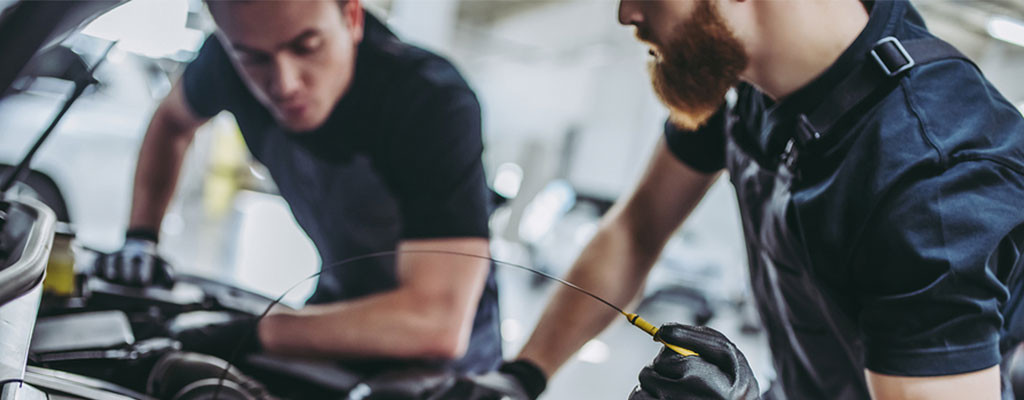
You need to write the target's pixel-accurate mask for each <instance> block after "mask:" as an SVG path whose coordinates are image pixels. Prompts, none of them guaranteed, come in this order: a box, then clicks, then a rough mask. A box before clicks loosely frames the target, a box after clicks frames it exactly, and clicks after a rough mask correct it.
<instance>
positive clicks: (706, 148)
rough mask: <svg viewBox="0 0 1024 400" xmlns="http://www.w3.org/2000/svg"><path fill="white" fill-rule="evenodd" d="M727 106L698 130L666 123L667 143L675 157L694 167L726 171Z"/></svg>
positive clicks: (720, 109)
mask: <svg viewBox="0 0 1024 400" xmlns="http://www.w3.org/2000/svg"><path fill="white" fill-rule="evenodd" d="M728 112H729V111H728V107H727V106H726V105H722V107H721V108H719V109H718V111H717V112H715V114H714V115H712V116H711V118H710V119H708V122H707V123H706V124H704V126H701V127H700V128H699V129H697V130H696V131H687V130H683V129H680V128H677V127H676V126H675V125H674V124H673V123H672V122H671V121H665V143H666V144H667V145H668V149H669V151H670V152H672V154H674V155H675V156H676V158H678V159H679V161H682V162H683V163H684V164H686V165H688V166H690V167H691V168H693V169H695V170H697V171H700V172H703V173H712V172H716V171H718V170H721V169H722V168H725V129H726V123H725V121H726V118H725V116H726V113H728Z"/></svg>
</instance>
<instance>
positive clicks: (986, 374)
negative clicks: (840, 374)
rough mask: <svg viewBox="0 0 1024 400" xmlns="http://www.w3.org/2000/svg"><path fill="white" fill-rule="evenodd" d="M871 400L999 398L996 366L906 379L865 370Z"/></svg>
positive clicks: (998, 380) (993, 399)
mask: <svg viewBox="0 0 1024 400" xmlns="http://www.w3.org/2000/svg"><path fill="white" fill-rule="evenodd" d="M864 373H865V374H867V377H868V389H869V390H870V391H871V398H873V399H875V400H917V399H921V400H925V399H928V400H943V399H950V400H953V399H979V400H982V399H990V400H998V399H1000V398H1002V395H1001V393H1000V375H999V366H998V365H996V366H994V367H991V368H987V369H983V370H981V371H975V372H969V373H966V374H957V375H946V376H927V377H909V376H892V375H883V374H879V373H876V372H871V371H867V370H865V372H864Z"/></svg>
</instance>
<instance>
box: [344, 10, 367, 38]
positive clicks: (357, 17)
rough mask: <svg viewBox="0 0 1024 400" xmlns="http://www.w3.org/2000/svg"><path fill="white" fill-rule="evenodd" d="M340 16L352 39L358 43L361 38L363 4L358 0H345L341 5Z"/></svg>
mask: <svg viewBox="0 0 1024 400" xmlns="http://www.w3.org/2000/svg"><path fill="white" fill-rule="evenodd" d="M341 16H342V18H344V19H345V25H346V26H347V27H348V29H349V33H351V34H352V39H353V40H354V41H355V42H356V43H359V42H361V41H362V40H363V26H364V23H363V22H364V20H363V18H364V15H363V5H362V3H361V2H360V0H346V1H345V3H344V5H342V7H341Z"/></svg>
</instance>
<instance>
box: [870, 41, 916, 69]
mask: <svg viewBox="0 0 1024 400" xmlns="http://www.w3.org/2000/svg"><path fill="white" fill-rule="evenodd" d="M890 47H891V48H890ZM880 50H881V51H882V52H881V53H880V52H879V51H880ZM893 50H895V51H896V52H895V53H894V52H893ZM896 55H899V56H900V57H903V60H894V59H893V58H894V56H896ZM883 56H886V57H885V58H883ZM871 57H873V58H874V59H875V62H876V63H878V66H879V67H881V68H882V71H883V72H885V74H886V75H888V76H889V77H893V76H896V75H899V74H900V73H902V72H903V71H906V70H908V69H911V68H913V67H914V66H915V65H917V63H916V62H915V61H914V58H913V57H911V56H910V53H908V52H907V48H906V47H903V43H900V40H899V39H896V38H895V37H893V36H886V37H884V38H882V40H879V41H878V43H875V47H873V48H871ZM887 61H888V62H887ZM901 61H902V62H904V63H903V64H898V63H899V62H901Z"/></svg>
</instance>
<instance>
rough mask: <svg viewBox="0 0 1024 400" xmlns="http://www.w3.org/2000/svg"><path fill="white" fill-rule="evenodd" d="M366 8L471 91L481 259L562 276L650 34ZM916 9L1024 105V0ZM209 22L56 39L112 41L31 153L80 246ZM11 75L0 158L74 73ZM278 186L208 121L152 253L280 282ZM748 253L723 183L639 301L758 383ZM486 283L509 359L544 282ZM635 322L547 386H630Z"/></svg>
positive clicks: (622, 134)
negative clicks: (480, 181)
mask: <svg viewBox="0 0 1024 400" xmlns="http://www.w3.org/2000/svg"><path fill="white" fill-rule="evenodd" d="M366 3H367V4H366V7H367V8H368V9H369V10H370V11H371V12H373V13H375V14H377V15H378V16H381V17H382V18H384V19H386V20H387V21H388V23H389V24H390V25H391V27H392V28H393V29H394V30H395V31H396V32H397V33H398V34H399V35H400V36H401V37H403V38H404V39H406V40H408V41H410V42H413V43H416V44H418V45H421V46H423V47H426V48H428V49H431V50H433V51H435V52H438V53H440V54H442V55H445V56H448V57H449V58H450V59H451V60H452V61H453V62H454V63H455V64H456V65H457V66H458V67H459V69H460V70H461V71H462V72H463V73H464V75H465V76H466V78H467V79H468V80H469V81H470V83H471V85H472V86H473V87H474V88H475V89H476V91H477V95H478V96H479V98H480V101H481V103H482V106H483V110H484V128H485V129H484V135H485V137H484V140H485V144H486V146H487V150H486V152H485V155H484V156H485V159H484V161H485V167H486V169H487V172H488V176H489V177H488V179H489V180H490V182H491V184H492V187H493V188H494V189H495V191H496V192H498V193H499V194H501V195H502V196H503V197H506V198H508V199H509V201H508V202H507V203H505V205H503V206H502V207H501V208H500V209H499V210H498V211H497V212H496V213H495V214H494V216H493V217H492V221H491V224H492V232H493V237H494V241H493V246H492V249H493V254H494V256H495V257H497V258H499V259H502V260H507V261H513V262H519V263H523V264H527V265H531V266H535V267H538V268H541V269H543V270H546V271H548V272H551V273H554V274H557V275H561V274H563V273H564V272H565V271H566V269H567V268H568V266H569V264H570V263H571V262H572V260H573V259H574V258H575V256H576V254H577V253H578V252H579V250H580V249H581V247H582V246H583V244H585V243H586V241H587V240H588V239H589V237H590V235H592V234H593V232H594V230H595V229H596V223H597V221H598V219H599V218H600V216H601V214H602V213H603V212H605V211H606V210H607V209H608V207H609V206H610V205H611V203H612V202H613V201H614V200H615V199H616V198H617V197H618V196H619V195H621V194H622V193H624V192H625V191H627V190H629V188H630V186H631V184H632V182H633V181H634V180H635V179H636V177H637V176H638V175H639V173H640V172H641V170H642V168H643V167H644V165H645V162H646V159H647V157H648V154H649V153H650V151H651V149H652V148H653V146H654V144H655V143H656V141H657V140H658V137H659V135H660V133H661V125H662V122H663V121H664V118H665V116H666V111H665V110H664V109H663V107H661V106H660V104H659V103H658V101H657V100H656V99H655V97H654V95H653V93H652V92H651V90H650V88H649V84H648V78H647V73H646V65H645V63H646V60H647V54H646V49H645V48H644V47H643V46H641V45H640V44H639V43H637V42H636V41H635V40H634V38H633V33H632V30H631V29H628V28H625V27H622V26H620V25H619V24H618V23H617V20H616V7H617V2H615V1H612V0H497V1H490V0H368V1H367V2H366ZM915 4H916V6H917V7H918V8H919V9H920V10H921V11H922V12H923V13H924V15H925V18H926V20H927V22H928V23H929V26H930V28H931V29H932V31H933V32H934V33H936V34H937V35H938V36H940V37H942V38H944V39H946V40H948V41H949V42H951V43H953V44H954V45H955V46H957V47H958V48H959V49H960V50H961V51H963V52H964V53H966V54H967V55H968V56H970V57H971V58H972V59H974V60H975V61H976V62H977V63H978V65H979V66H980V67H981V69H982V70H983V71H984V72H985V74H986V75H987V77H988V78H989V79H990V80H991V81H992V82H993V83H994V84H995V85H996V87H998V88H999V89H1000V90H1001V91H1002V93H1003V94H1004V95H1005V96H1006V97H1007V98H1008V99H1010V100H1011V101H1012V102H1014V104H1017V105H1018V107H1019V108H1021V110H1022V112H1024V80H1022V79H1020V77H1021V72H1022V71H1024V2H1020V1H1019V0H958V1H947V0H942V1H939V0H929V1H921V2H915ZM212 29H213V26H212V22H211V20H210V18H209V16H208V15H207V13H206V11H205V9H204V5H203V3H202V2H201V1H200V0H134V1H131V2H129V3H127V4H125V5H123V6H121V7H119V8H118V9H115V10H114V11H112V12H110V13H109V14H107V15H104V16H102V17H101V18H99V19H97V20H96V21H94V22H93V23H92V24H91V25H90V26H89V27H87V28H86V29H85V30H84V32H82V33H80V34H78V35H76V36H74V37H72V38H71V39H70V40H69V42H68V43H69V44H70V47H71V48H72V49H73V50H74V51H75V53H77V54H80V55H81V57H82V58H83V59H84V60H85V61H86V62H88V63H89V64H90V65H91V63H92V62H94V61H95V60H96V58H97V57H99V55H100V54H101V53H102V51H103V50H104V49H105V47H106V46H107V45H108V44H109V43H110V41H111V40H120V42H119V43H118V45H117V47H116V48H115V50H114V51H113V52H112V53H111V54H110V56H109V59H108V60H107V62H106V63H105V64H103V65H102V66H101V67H100V69H99V70H98V72H97V74H96V76H97V79H98V80H99V81H100V82H99V84H98V85H95V86H94V87H92V88H91V89H90V90H89V91H88V92H86V94H85V95H84V96H83V97H82V99H81V100H79V101H78V102H77V103H76V104H75V106H74V107H73V108H72V109H71V111H70V113H69V114H68V116H67V117H66V118H65V119H64V120H63V122H62V123H61V125H60V126H59V127H58V129H57V131H56V132H55V136H54V138H53V140H50V141H49V142H47V144H46V145H45V147H44V148H43V149H42V151H41V152H40V154H39V156H38V157H37V158H36V162H35V164H34V166H35V168H36V169H38V170H40V171H42V172H44V173H46V174H48V175H49V176H50V177H52V178H53V180H54V181H55V182H56V183H57V185H59V186H60V187H61V189H62V191H63V194H64V196H65V197H66V199H67V203H68V213H69V215H70V217H71V221H72V224H73V226H74V228H75V231H76V232H77V236H78V238H79V240H81V241H82V242H83V243H85V244H87V245H89V246H92V247H96V248H99V249H103V250H115V249H117V248H119V247H120V245H121V242H122V240H123V234H124V229H125V228H126V225H127V220H128V212H129V208H130V202H131V184H132V176H133V172H134V165H135V158H136V153H137V151H138V147H139V145H140V143H141V139H142V135H143V133H144V130H145V127H146V124H147V123H148V119H149V116H150V114H151V113H152V111H153V110H154V108H155V106H156V104H157V102H158V101H159V100H160V99H161V98H162V97H163V96H164V95H165V94H166V93H167V91H168V90H169V89H170V86H171V83H172V82H173V81H174V80H175V79H176V78H177V76H178V75H179V74H180V73H181V71H182V70H183V66H184V65H185V63H187V62H188V61H189V60H190V59H191V58H192V57H193V56H194V54H195V51H196V50H197V49H198V47H199V45H200V44H201V43H202V40H203V39H204V38H205V36H206V35H207V33H208V32H210V31H211V30H212ZM65 56H68V55H67V54H54V55H53V57H65ZM16 86H17V88H18V91H19V93H17V94H16V95H13V96H8V97H6V98H4V100H3V101H2V102H0V132H3V134H2V135H0V163H6V164H12V163H15V162H17V160H18V159H19V157H20V155H21V154H23V153H24V151H25V150H26V149H27V148H28V146H30V144H31V142H32V140H33V139H34V138H35V137H36V136H37V135H38V133H39V132H41V131H42V130H43V129H44V128H45V126H46V124H47V123H48V122H49V120H50V118H51V116H52V115H53V114H54V113H55V112H56V110H57V109H58V108H59V105H60V103H61V102H62V101H63V99H64V98H65V96H66V95H67V93H68V92H69V91H70V89H71V87H72V84H71V83H70V82H69V81H67V80H64V79H61V78H60V77H52V76H49V77H47V76H42V77H37V78H34V79H25V80H22V81H20V82H18V83H17V85H16ZM275 193H276V189H275V186H274V183H273V182H272V181H270V180H269V178H268V175H267V174H266V173H264V171H263V168H262V167H261V166H260V165H258V164H256V163H255V162H254V161H253V160H252V158H251V157H250V156H249V155H248V153H247V151H246V149H245V145H244V143H243V142H242V139H241V136H240V134H239V133H238V128H237V126H235V124H234V122H233V120H232V118H231V116H230V115H227V114H224V115H221V116H218V117H217V118H216V119H214V120H213V121H212V122H211V123H210V124H208V125H207V126H205V127H204V128H203V129H202V130H201V131H200V134H199V135H197V139H196V141H195V142H194V143H193V146H192V148H191V150H190V153H189V155H188V156H187V159H186V162H185V169H184V171H183V174H182V176H181V181H180V183H179V186H178V195H177V196H176V199H175V201H174V203H173V204H172V206H171V209H170V211H169V213H168V215H167V217H166V219H165V221H164V224H163V232H162V233H161V235H162V239H161V250H162V252H163V254H164V255H165V256H166V257H167V258H168V259H170V260H172V262H173V264H174V266H175V267H176V268H178V269H179V270H182V271H187V272H190V273H194V274H199V275H204V276H208V277H213V278H216V279H221V280H225V281H229V282H234V283H236V284H238V285H239V286H241V287H244V288H248V289H252V290H255V291H257V292H260V293H264V294H267V295H277V294H279V293H280V292H282V291H284V290H286V289H287V288H289V287H291V286H292V284H293V283H295V282H298V281H300V280H302V279H303V278H304V277H306V276H308V275H310V274H312V273H314V272H316V270H317V269H318V267H319V260H318V257H317V255H316V252H315V250H314V248H313V246H312V244H311V243H310V242H309V240H308V238H306V236H305V235H304V234H303V233H302V232H301V231H300V230H299V228H298V227H297V225H296V224H295V222H294V220H293V219H292V217H291V214H290V212H289V210H288V207H287V205H286V204H285V203H284V201H283V200H282V199H281V198H280V197H279V196H277V195H276V194H275ZM325 206H329V205H325ZM745 260H746V256H745V250H744V245H743V242H742V236H741V234H740V224H739V219H738V215H737V212H736V203H735V199H734V196H733V193H732V190H731V188H730V187H729V184H728V182H727V179H721V180H720V181H719V182H718V183H717V184H716V185H715V187H714V188H713V189H712V190H711V192H710V193H709V195H708V198H707V199H706V200H705V201H704V202H703V203H702V205H701V206H700V207H699V208H698V210H697V211H696V213H695V214H694V215H693V216H692V217H691V218H690V220H689V221H688V222H687V224H686V225H685V226H683V227H682V229H681V230H680V231H679V232H678V233H677V234H676V235H675V236H674V238H673V239H672V241H671V242H670V244H669V246H668V247H667V249H666V251H665V254H664V256H663V257H662V259H661V260H660V261H659V264H658V266H657V267H656V269H655V272H654V273H653V275H652V278H651V280H650V282H649V284H648V287H647V288H646V289H645V292H644V299H643V301H642V303H640V304H639V306H640V307H642V308H643V309H644V311H645V313H646V316H647V317H648V319H650V320H652V322H656V323H660V322H667V321H680V322H687V323H695V322H700V323H705V322H706V323H708V324H710V325H711V326H713V327H715V328H717V329H719V330H721V331H723V332H725V333H726V334H727V335H729V336H730V337H732V338H733V339H734V340H735V341H736V342H737V343H738V344H739V346H740V348H741V349H742V350H743V351H744V352H745V353H746V354H747V356H748V358H749V359H750V360H751V364H752V366H753V368H754V370H755V371H757V373H758V377H759V379H760V380H761V381H762V382H767V379H770V378H771V375H772V371H771V365H770V362H769V351H770V350H769V349H767V347H766V345H765V344H764V342H763V338H762V336H761V332H760V327H759V325H760V323H759V322H758V320H757V317H756V315H754V314H753V311H752V310H751V309H750V307H749V302H748V301H747V294H746V291H747V289H746V273H745V267H746V265H745V262H746V261H745ZM499 279H500V284H501V285H502V286H501V301H502V313H503V315H502V317H503V322H502V335H503V338H504V340H505V353H506V356H512V355H514V354H515V353H516V351H517V349H518V348H519V347H520V346H522V344H523V342H524V341H525V340H526V338H527V336H528V335H529V332H530V331H531V329H532V325H533V324H534V323H535V320H536V317H537V314H538V313H539V312H540V311H541V309H542V307H543V304H544V303H545V302H546V294H547V293H548V292H549V291H550V289H552V288H553V287H552V286H551V284H550V283H549V282H545V281H539V280H537V279H535V278H534V277H533V276H532V275H529V274H527V273H524V272H522V271H518V270H501V271H500V276H499ZM311 290H312V283H311V282H310V283H307V284H305V285H300V286H299V287H298V288H297V289H296V290H294V291H293V292H292V293H291V294H290V295H289V296H288V297H287V301H288V302H289V303H290V304H292V305H299V304H301V303H302V301H303V300H304V299H305V297H306V296H308V295H309V293H310V292H311ZM633 329H634V328H630V327H627V326H625V325H623V324H617V325H613V326H612V328H610V329H609V330H608V331H606V332H605V333H604V334H603V335H602V336H600V337H599V338H597V339H595V340H593V341H591V342H590V343H589V344H588V345H587V346H585V347H584V348H583V350H582V351H580V352H579V353H578V355H577V357H576V359H575V360H574V361H573V362H572V363H571V364H569V365H567V366H566V367H565V368H564V369H563V370H562V371H561V372H560V374H559V375H558V376H557V377H556V379H555V380H554V381H553V382H552V383H551V385H550V386H549V390H548V391H547V393H546V394H545V398H548V399H565V398H588V399H623V398H625V397H626V395H627V393H628V392H629V390H630V389H631V388H632V387H633V385H634V384H635V381H636V373H637V372H638V371H639V370H640V368H641V367H642V366H643V365H644V364H645V363H646V362H648V361H649V359H650V358H652V357H653V356H654V354H655V353H656V351H657V350H658V346H657V345H655V344H654V343H652V342H650V340H649V339H647V338H645V337H644V336H643V335H639V334H637V333H636V332H635V331H634V330H633ZM762 387H764V385H762Z"/></svg>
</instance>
